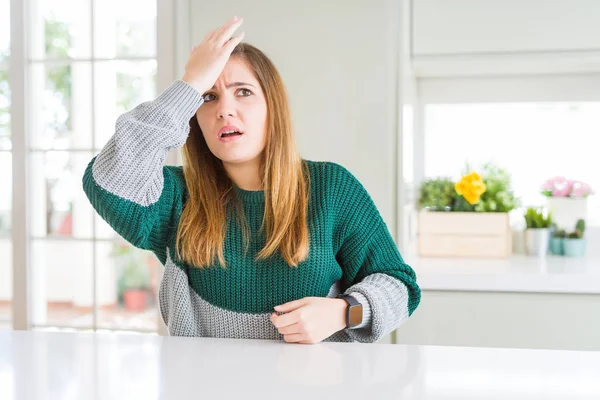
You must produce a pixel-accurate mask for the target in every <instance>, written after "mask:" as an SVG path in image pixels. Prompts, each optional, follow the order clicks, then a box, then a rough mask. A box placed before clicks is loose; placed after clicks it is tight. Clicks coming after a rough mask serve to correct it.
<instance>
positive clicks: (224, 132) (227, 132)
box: [221, 129, 241, 137]
mask: <svg viewBox="0 0 600 400" xmlns="http://www.w3.org/2000/svg"><path fill="white" fill-rule="evenodd" d="M236 132H237V133H241V132H239V131H236V130H233V129H230V130H227V131H223V132H222V133H221V137H223V136H224V135H226V134H229V133H236Z"/></svg>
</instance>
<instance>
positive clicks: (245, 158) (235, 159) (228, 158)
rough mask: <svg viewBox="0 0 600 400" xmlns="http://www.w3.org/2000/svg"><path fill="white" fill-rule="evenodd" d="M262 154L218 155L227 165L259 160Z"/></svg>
mask: <svg viewBox="0 0 600 400" xmlns="http://www.w3.org/2000/svg"><path fill="white" fill-rule="evenodd" d="M259 156H260V154H232V153H228V154H218V155H217V158H219V159H220V160H221V161H222V162H224V163H227V164H244V163H247V162H250V161H253V160H255V159H256V158H258V157H259Z"/></svg>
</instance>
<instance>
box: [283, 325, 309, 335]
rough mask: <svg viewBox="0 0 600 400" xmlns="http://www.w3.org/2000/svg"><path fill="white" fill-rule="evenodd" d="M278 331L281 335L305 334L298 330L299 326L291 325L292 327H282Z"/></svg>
mask: <svg viewBox="0 0 600 400" xmlns="http://www.w3.org/2000/svg"><path fill="white" fill-rule="evenodd" d="M278 331H279V333H281V334H282V335H292V334H296V333H300V334H302V333H305V332H304V330H302V329H300V325H298V324H292V325H288V326H284V327H283V328H279V329H278Z"/></svg>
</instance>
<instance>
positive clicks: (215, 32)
mask: <svg viewBox="0 0 600 400" xmlns="http://www.w3.org/2000/svg"><path fill="white" fill-rule="evenodd" d="M236 18H237V17H231V18H229V19H228V20H227V22H225V23H224V24H223V25H221V26H219V27H217V28H215V29H213V30H212V31H210V32H208V34H207V35H206V36H205V37H204V40H211V39H213V38H214V37H215V35H216V34H217V33H219V32H220V31H221V30H223V28H225V27H226V26H227V25H229V24H230V23H232V22H233V21H235V19H236Z"/></svg>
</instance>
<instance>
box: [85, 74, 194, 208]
mask: <svg viewBox="0 0 600 400" xmlns="http://www.w3.org/2000/svg"><path fill="white" fill-rule="evenodd" d="M203 102H204V100H203V99H202V96H201V94H200V93H199V92H198V91H197V90H196V89H194V88H193V87H192V86H190V85H188V84H187V83H185V82H183V81H175V82H174V83H173V84H171V86H169V87H168V88H167V89H166V90H165V91H164V92H163V93H162V94H161V95H160V96H158V97H157V98H156V99H155V100H153V101H149V102H145V103H142V104H140V105H138V106H137V107H135V108H134V109H133V110H131V111H129V112H127V113H125V114H122V115H121V116H119V117H118V118H117V122H116V131H115V134H114V135H113V136H112V137H111V138H110V140H109V141H108V142H107V143H106V145H105V146H104V148H103V149H102V151H100V153H99V154H98V156H97V158H96V161H95V162H94V165H93V169H92V173H93V177H94V180H95V181H96V182H97V183H98V185H100V186H101V187H102V188H104V189H105V190H107V191H109V192H111V193H113V194H115V195H117V196H119V197H122V198H124V199H127V200H130V201H132V202H134V203H137V204H139V205H141V206H149V205H151V204H154V203H156V202H157V201H158V199H159V198H160V195H161V193H162V189H163V184H164V180H163V164H164V162H165V160H166V158H167V155H168V153H169V151H170V150H171V149H174V148H180V147H182V146H183V145H184V144H185V142H186V140H187V137H188V134H189V121H190V119H191V118H192V116H193V115H194V114H195V113H196V110H198V108H199V107H200V106H201V105H202V103H203Z"/></svg>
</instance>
